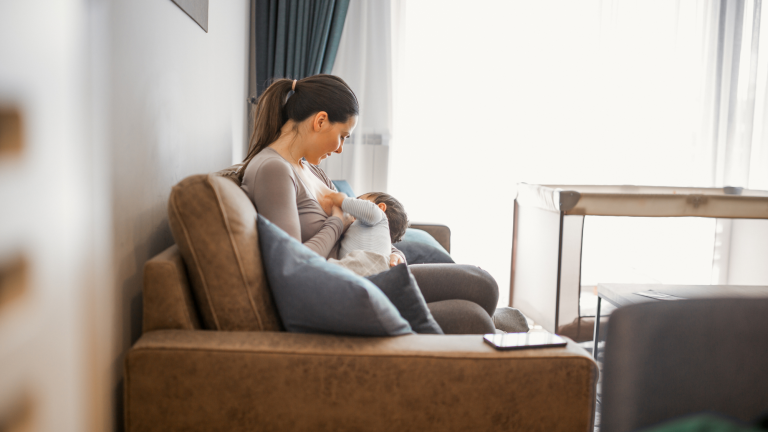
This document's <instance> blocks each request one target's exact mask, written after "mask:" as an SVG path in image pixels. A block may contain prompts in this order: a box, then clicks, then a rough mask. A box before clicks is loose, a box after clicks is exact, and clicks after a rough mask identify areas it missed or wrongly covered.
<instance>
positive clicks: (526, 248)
mask: <svg viewBox="0 0 768 432" xmlns="http://www.w3.org/2000/svg"><path fill="white" fill-rule="evenodd" d="M514 212H515V213H514V226H513V240H512V274H511V278H510V287H509V291H510V292H509V299H510V306H512V307H515V308H518V309H520V310H521V311H522V312H523V313H524V314H525V315H526V316H528V317H530V318H531V319H533V320H534V321H535V322H536V323H537V324H540V325H541V326H542V327H543V328H544V329H546V330H548V331H551V332H553V333H560V334H564V335H566V336H571V334H570V333H569V331H570V329H572V328H573V327H574V326H573V325H572V324H573V323H577V324H578V328H579V329H583V328H584V327H588V326H591V324H585V325H582V317H581V314H580V311H579V296H580V294H581V248H582V235H583V232H584V218H585V216H637V217H708V218H726V219H727V218H734V219H768V191H754V190H746V189H743V190H742V189H740V188H673V187H648V186H573V185H567V186H566V185H532V184H526V183H520V184H518V185H517V194H516V197H515V208H514ZM590 320H591V318H590ZM595 321H597V320H595ZM586 331H587V332H588V333H587V337H588V335H590V334H592V332H593V330H592V329H591V328H590V329H588V330H586ZM571 337H573V336H571ZM586 340H588V339H586Z"/></svg>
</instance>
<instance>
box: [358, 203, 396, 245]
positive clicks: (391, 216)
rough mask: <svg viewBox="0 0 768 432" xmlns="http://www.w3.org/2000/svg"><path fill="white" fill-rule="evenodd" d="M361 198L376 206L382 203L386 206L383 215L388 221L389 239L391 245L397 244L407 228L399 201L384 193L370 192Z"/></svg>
mask: <svg viewBox="0 0 768 432" xmlns="http://www.w3.org/2000/svg"><path fill="white" fill-rule="evenodd" d="M362 196H364V197H366V198H368V199H369V200H373V202H374V203H376V204H381V203H384V204H386V205H387V209H386V210H385V211H384V213H385V214H386V215H387V220H388V221H389V238H390V239H391V240H392V243H397V242H399V241H400V240H401V239H402V238H403V236H404V235H405V229H406V228H408V214H407V213H406V212H405V208H403V205H402V204H400V201H398V200H396V199H395V197H393V196H392V195H389V194H386V193H384V192H370V193H367V194H364V195H361V197H362Z"/></svg>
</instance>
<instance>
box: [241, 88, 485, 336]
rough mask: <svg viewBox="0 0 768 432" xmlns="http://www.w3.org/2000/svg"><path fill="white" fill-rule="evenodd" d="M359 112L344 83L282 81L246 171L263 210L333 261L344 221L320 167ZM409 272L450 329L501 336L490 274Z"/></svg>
mask: <svg viewBox="0 0 768 432" xmlns="http://www.w3.org/2000/svg"><path fill="white" fill-rule="evenodd" d="M291 92H293V94H291ZM358 112H359V108H358V102H357V97H356V96H355V94H354V93H353V92H352V89H350V88H349V86H348V85H347V84H346V83H345V82H344V81H343V80H342V79H341V78H339V77H336V76H333V75H314V76H311V77H307V78H304V79H301V80H289V79H278V80H276V81H275V82H273V83H272V85H270V86H269V87H268V88H267V89H266V90H265V91H264V93H263V94H262V95H261V97H259V100H258V103H257V105H256V109H255V111H254V123H253V124H254V130H253V133H252V135H251V143H250V149H249V151H248V156H247V157H246V158H245V161H244V162H243V168H241V171H240V174H241V175H242V179H241V185H242V186H241V187H242V188H243V190H244V191H245V192H246V194H247V195H248V197H249V198H250V199H251V201H252V202H253V204H254V205H255V206H256V210H257V211H258V212H259V213H261V214H262V215H263V216H264V217H266V218H267V219H269V220H270V221H271V222H272V223H274V224H275V225H277V226H279V227H280V228H282V229H283V230H284V231H286V232H287V233H288V234H289V235H291V236H292V237H294V238H295V239H297V240H299V241H301V242H302V243H303V244H304V245H305V246H307V247H308V248H310V249H312V250H313V251H315V252H317V253H318V254H319V255H321V256H324V257H326V258H335V257H336V256H337V254H338V247H339V238H340V237H341V234H342V232H343V231H344V229H345V223H344V221H343V212H342V211H341V209H340V208H338V207H333V209H332V212H331V215H330V216H328V214H327V213H326V212H325V210H323V207H322V206H321V205H320V204H319V203H318V197H321V196H323V195H325V194H326V193H327V192H328V190H329V189H331V190H335V188H334V186H333V183H332V182H331V181H330V179H329V178H328V176H326V175H325V173H324V172H323V170H321V169H320V168H318V167H317V165H318V164H319V163H320V162H321V161H322V160H323V159H325V158H327V157H329V156H331V154H333V153H341V152H342V150H343V147H344V141H345V140H346V139H347V138H349V136H350V135H351V134H352V131H353V130H354V129H355V125H356V124H357V116H358ZM401 262H405V257H404V256H403V254H402V253H401V252H400V251H398V250H397V249H395V248H394V247H393V248H392V255H391V256H390V265H391V266H394V265H397V264H399V263H401ZM410 268H411V272H412V273H413V275H414V276H415V277H416V280H417V282H418V284H419V288H420V289H421V291H422V294H423V295H424V299H425V300H426V301H427V303H429V308H430V311H431V312H432V315H433V316H434V317H435V320H437V322H438V323H439V324H440V326H441V327H442V328H443V331H445V332H446V333H493V332H494V326H493V321H492V320H491V316H492V315H493V312H494V310H495V308H496V303H497V301H498V296H499V291H498V286H497V285H496V282H495V281H494V280H493V278H492V277H491V276H490V275H489V274H488V273H487V272H485V271H483V270H480V269H479V268H477V267H475V266H464V265H456V264H442V265H436V264H431V265H413V266H411V267H410Z"/></svg>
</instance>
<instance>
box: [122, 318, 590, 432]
mask: <svg viewBox="0 0 768 432" xmlns="http://www.w3.org/2000/svg"><path fill="white" fill-rule="evenodd" d="M597 376H598V370H597V366H596V364H595V362H594V361H593V360H592V358H591V357H590V356H589V355H588V354H587V352H586V351H584V350H583V349H582V348H580V347H579V346H578V345H576V344H575V343H573V342H570V341H569V343H568V346H566V347H564V348H551V349H540V350H523V351H496V350H494V349H493V348H491V347H490V346H488V345H487V344H485V343H483V341H482V337H481V336H479V335H472V336H443V335H408V336H400V337H391V338H363V337H341V336H329V335H309V334H296V333H276V332H213V331H185V330H162V331H156V332H150V333H147V334H144V335H143V336H142V337H141V338H140V339H139V341H138V342H137V343H136V345H134V347H133V348H131V350H130V351H129V352H128V354H127V356H126V360H125V422H126V430H127V431H128V432H133V431H167V430H185V431H204V430H222V431H224V430H226V431H246V430H257V429H258V430H292V431H315V430H328V431H332V430H381V431H388V430H404V431H406V430H414V431H423V430H441V431H465V430H483V431H496V430H525V431H537V430H542V431H543V430H546V431H588V430H590V427H591V422H592V413H593V412H594V403H595V385H596V383H597Z"/></svg>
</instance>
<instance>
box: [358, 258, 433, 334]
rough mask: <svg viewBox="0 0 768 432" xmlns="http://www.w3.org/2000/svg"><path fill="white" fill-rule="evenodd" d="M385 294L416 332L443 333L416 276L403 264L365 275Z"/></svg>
mask: <svg viewBox="0 0 768 432" xmlns="http://www.w3.org/2000/svg"><path fill="white" fill-rule="evenodd" d="M366 278H367V279H368V280H370V281H371V282H373V283H374V284H376V286H377V287H379V288H381V290H382V291H383V292H384V294H386V296H387V297H388V298H389V300H390V301H391V302H392V303H393V304H394V305H395V307H397V310H398V311H400V315H402V316H403V318H405V319H406V320H408V323H409V324H410V325H411V328H412V329H413V331H415V332H416V333H429V334H443V329H441V328H440V325H439V324H438V323H437V321H435V318H433V317H432V313H431V312H430V311H429V308H428V307H427V302H426V301H425V300H424V296H423V295H422V294H421V290H420V289H419V285H418V284H417V283H416V278H415V277H413V274H411V270H410V269H409V268H408V266H407V265H405V264H400V265H397V266H395V267H392V268H391V269H389V270H387V271H384V272H381V273H378V274H375V275H371V276H367V277H366Z"/></svg>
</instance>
